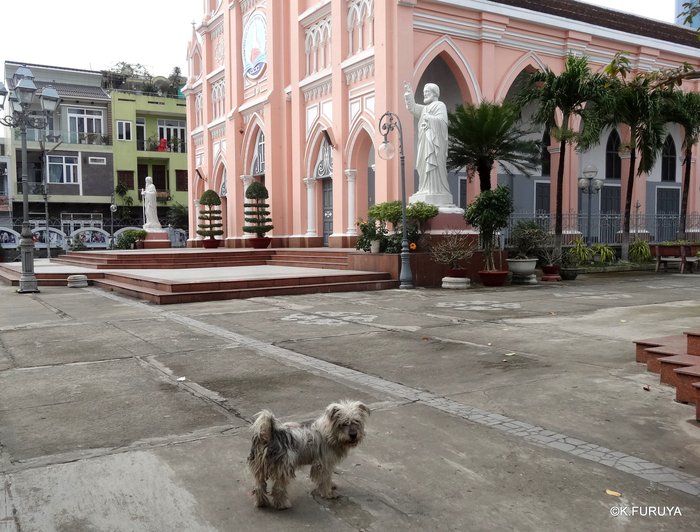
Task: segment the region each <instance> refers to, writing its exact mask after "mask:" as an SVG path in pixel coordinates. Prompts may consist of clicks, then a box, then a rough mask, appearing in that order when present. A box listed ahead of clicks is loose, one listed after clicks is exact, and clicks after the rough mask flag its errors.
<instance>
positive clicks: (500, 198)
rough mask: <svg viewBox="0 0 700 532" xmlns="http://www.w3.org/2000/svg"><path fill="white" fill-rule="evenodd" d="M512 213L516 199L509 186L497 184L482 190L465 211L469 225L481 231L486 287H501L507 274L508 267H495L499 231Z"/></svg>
mask: <svg viewBox="0 0 700 532" xmlns="http://www.w3.org/2000/svg"><path fill="white" fill-rule="evenodd" d="M512 212H513V201H512V199H511V195H510V189H509V188H507V187H504V186H501V185H499V186H497V187H496V188H495V190H484V191H483V192H481V193H480V194H479V195H478V196H477V198H476V199H475V200H474V201H473V202H472V203H470V204H469V205H468V206H467V209H466V210H465V211H464V220H465V221H466V222H467V223H468V224H469V225H471V226H473V227H477V228H479V232H480V234H481V247H482V249H483V252H484V270H482V271H480V272H479V277H480V278H481V282H482V283H484V284H485V285H487V286H499V285H501V284H503V283H504V282H505V280H506V278H507V277H508V270H505V271H504V270H503V269H501V268H499V269H497V268H496V263H495V258H494V257H495V252H496V250H497V249H498V231H500V230H501V229H503V228H504V227H506V226H507V225H508V219H509V218H510V215H511V213H512ZM491 272H494V273H491ZM495 272H498V274H495Z"/></svg>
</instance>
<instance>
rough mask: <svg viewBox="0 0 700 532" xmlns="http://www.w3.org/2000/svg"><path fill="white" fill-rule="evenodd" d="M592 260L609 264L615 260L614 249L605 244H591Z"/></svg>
mask: <svg viewBox="0 0 700 532" xmlns="http://www.w3.org/2000/svg"><path fill="white" fill-rule="evenodd" d="M591 255H593V260H594V261H595V262H598V263H600V264H603V265H605V264H609V263H611V262H614V261H615V250H614V249H613V248H611V247H610V246H609V245H607V244H593V245H592V246H591Z"/></svg>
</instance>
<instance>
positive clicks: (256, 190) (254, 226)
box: [243, 181, 273, 249]
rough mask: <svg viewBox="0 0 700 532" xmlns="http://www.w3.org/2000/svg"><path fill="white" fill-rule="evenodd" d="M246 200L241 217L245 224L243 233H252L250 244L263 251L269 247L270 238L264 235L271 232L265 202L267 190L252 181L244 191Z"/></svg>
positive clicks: (270, 220)
mask: <svg viewBox="0 0 700 532" xmlns="http://www.w3.org/2000/svg"><path fill="white" fill-rule="evenodd" d="M245 197H246V199H248V200H250V201H249V202H247V203H244V204H243V208H244V209H245V210H244V211H243V216H244V218H243V219H244V220H245V222H246V224H248V225H244V226H243V231H244V232H246V233H252V234H254V235H255V237H253V238H250V239H249V240H250V244H251V246H253V247H254V248H256V249H264V248H266V247H268V246H269V245H270V242H271V241H272V239H271V238H269V237H266V236H265V233H267V232H268V231H272V229H273V225H272V223H271V222H272V218H270V211H269V210H268V209H269V207H270V205H269V204H268V203H267V202H266V201H265V200H267V198H268V197H269V194H268V192H267V188H265V185H263V184H262V182H260V181H253V182H252V183H251V184H250V185H249V186H248V188H247V189H246V191H245Z"/></svg>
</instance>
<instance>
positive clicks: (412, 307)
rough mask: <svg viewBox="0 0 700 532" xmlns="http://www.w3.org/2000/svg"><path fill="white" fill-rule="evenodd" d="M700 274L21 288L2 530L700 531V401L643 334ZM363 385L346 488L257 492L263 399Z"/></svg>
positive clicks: (671, 311)
mask: <svg viewBox="0 0 700 532" xmlns="http://www.w3.org/2000/svg"><path fill="white" fill-rule="evenodd" d="M699 281H700V277H698V276H697V275H687V274H686V275H679V274H668V273H666V274H636V275H635V274H624V275H582V276H579V278H578V279H577V280H576V281H574V282H569V283H549V284H540V285H537V286H527V287H507V288H498V289H484V288H480V289H470V290H467V291H447V290H424V289H418V290H413V291H401V290H388V291H383V292H365V293H342V294H323V295H320V294H319V295H306V296H290V297H278V298H258V299H250V300H238V301H223V302H214V303H198V304H189V305H172V306H167V307H159V306H154V305H150V304H147V303H142V302H139V301H136V300H132V299H128V298H125V297H121V296H117V295H114V294H111V293H106V292H102V291H100V290H98V289H94V288H86V289H68V288H50V287H49V288H45V289H42V292H41V293H40V294H35V295H26V294H25V295H19V294H15V293H14V291H13V289H12V288H10V287H7V286H2V287H0V488H2V491H0V531H2V532H9V531H12V532H15V531H21V532H28V531H41V532H48V531H61V532H68V531H70V532H82V531H156V532H160V531H172V530H178V531H188V532H189V531H193V532H195V531H247V530H252V531H262V530H282V531H287V530H289V531H296V530H304V531H307V530H324V531H325V530H334V531H343V530H368V531H369V530H374V531H392V530H483V531H487V530H488V531H493V530H519V531H520V530H523V531H529V530H532V531H543V530H546V531H548V530H552V531H555V530H556V531H565V530H576V531H579V530H630V531H631V530H635V531H636V530H674V531H682V530H699V529H700V525H699V524H698V523H700V425H699V424H698V423H697V422H696V421H695V420H694V418H695V415H694V414H695V409H694V408H693V407H692V406H688V405H681V404H677V403H675V402H674V401H673V397H674V391H673V389H672V388H667V387H665V386H662V385H659V384H658V377H657V376H655V375H652V374H648V373H646V371H645V369H644V367H643V366H640V365H638V364H637V363H636V362H635V361H634V347H633V344H632V341H633V340H635V339H641V338H646V337H654V336H665V335H671V334H680V333H682V331H683V330H687V329H691V328H692V329H697V328H698V327H700V282H699ZM183 377H184V379H183ZM645 386H648V387H649V388H650V390H649V391H647V390H645ZM340 398H355V399H361V400H363V401H365V402H366V403H367V404H368V405H369V406H370V407H371V408H372V415H371V417H370V420H369V426H368V434H367V439H366V442H365V444H364V445H363V446H362V447H360V448H359V449H357V450H356V451H354V452H353V453H352V454H351V455H350V457H349V458H348V459H347V460H346V461H345V462H343V463H342V464H341V466H340V467H339V468H338V471H337V475H336V479H335V481H336V483H337V484H338V489H339V491H340V493H341V495H342V497H341V498H340V499H338V500H335V501H325V500H321V499H315V498H313V497H312V496H311V495H310V490H311V487H312V486H311V483H310V482H309V480H308V476H307V474H306V472H303V473H300V474H299V476H298V478H297V480H296V481H295V482H294V483H293V485H292V488H291V499H292V504H293V505H294V507H293V508H292V509H291V510H287V511H284V512H274V511H269V510H256V509H254V508H253V503H252V498H251V496H250V488H251V482H250V478H249V475H248V474H247V471H246V468H245V459H246V456H247V453H248V449H249V434H248V426H249V423H250V421H251V419H252V417H253V416H254V414H255V413H256V412H257V411H258V410H260V409H262V408H269V409H271V410H273V411H274V412H275V413H276V414H277V415H278V416H280V417H283V418H285V419H293V420H307V419H311V418H313V417H315V416H316V415H317V414H318V413H319V411H320V410H321V409H322V408H323V407H324V406H325V405H326V404H328V403H329V402H331V401H333V400H336V399H340ZM606 490H612V491H616V492H619V494H620V496H619V497H617V496H613V495H609V494H607V493H606ZM611 513H622V515H621V516H611ZM661 513H664V514H666V515H663V516H659V515H650V514H661ZM640 514H641V515H640ZM669 514H671V515H669ZM679 514H680V515H679Z"/></svg>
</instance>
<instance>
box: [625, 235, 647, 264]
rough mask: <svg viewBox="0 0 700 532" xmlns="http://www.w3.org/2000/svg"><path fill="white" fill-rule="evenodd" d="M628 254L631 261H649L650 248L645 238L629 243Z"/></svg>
mask: <svg viewBox="0 0 700 532" xmlns="http://www.w3.org/2000/svg"><path fill="white" fill-rule="evenodd" d="M629 256H630V260H631V261H632V262H638V263H644V262H650V261H651V248H650V247H649V244H648V243H647V242H646V241H645V240H635V241H634V242H632V243H631V244H630V251H629Z"/></svg>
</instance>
